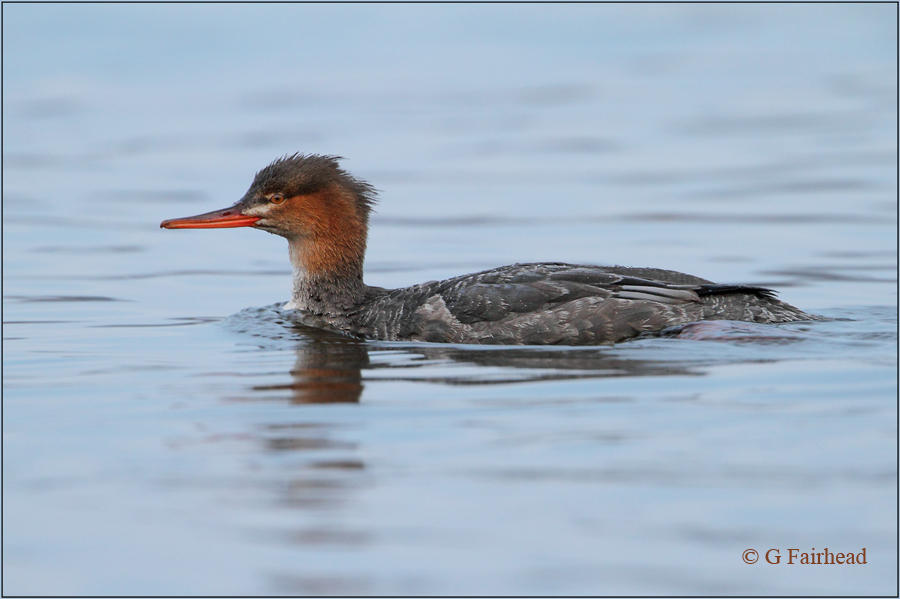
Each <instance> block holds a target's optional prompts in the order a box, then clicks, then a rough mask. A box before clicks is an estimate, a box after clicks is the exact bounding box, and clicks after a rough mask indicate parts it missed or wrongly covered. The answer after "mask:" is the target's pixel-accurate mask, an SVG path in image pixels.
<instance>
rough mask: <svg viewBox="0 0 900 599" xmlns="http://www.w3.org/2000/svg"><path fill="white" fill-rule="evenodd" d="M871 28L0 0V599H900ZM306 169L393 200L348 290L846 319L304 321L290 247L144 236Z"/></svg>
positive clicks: (890, 180) (602, 12)
mask: <svg viewBox="0 0 900 599" xmlns="http://www.w3.org/2000/svg"><path fill="white" fill-rule="evenodd" d="M896 10H897V9H896V7H895V6H892V5H887V4H885V5H843V6H842V5H819V6H808V5H806V6H804V5H793V6H789V5H747V6H735V5H732V6H710V5H684V6H659V5H639V6H618V5H592V6H585V5H565V6H534V5H529V6H525V5H523V6H517V7H515V8H513V7H507V6H488V5H485V6H473V5H454V6H437V5H425V6H423V5H418V6H361V5H357V6H333V5H319V6H317V5H266V6H244V5H221V6H209V5H206V6H203V5H181V6H179V5H155V6H154V5H114V6H98V5H69V6H61V5H44V6H40V5H6V6H4V8H3V17H4V19H3V34H4V59H3V60H4V65H3V66H4V71H3V73H4V75H3V77H4V81H3V83H4V122H3V124H4V126H5V128H4V132H3V138H4V152H5V153H4V156H3V158H4V172H3V175H4V178H3V199H4V202H3V216H4V224H3V233H4V237H3V250H4V253H3V283H4V285H3V321H4V326H3V336H4V342H3V363H4V369H3V375H4V377H3V391H4V394H3V408H4V411H3V465H4V470H3V499H4V510H3V526H4V536H3V550H4V563H3V590H4V592H5V593H7V594H43V595H53V594H108V595H116V594H360V593H362V594H417V593H418V594H478V593H489V594H529V593H531V594H655V593H664V594H776V595H777V594H823V593H838V594H857V593H860V594H893V593H895V592H896V568H897V554H896V545H895V542H896V536H895V531H896V525H897V522H896V512H895V505H896V503H895V502H896V484H897V464H896V455H897V453H896V452H897V441H896V434H897V428H896V422H897V420H896V419H897V407H896V391H897V388H896V378H895V377H896V374H897V370H896V359H897V353H896V342H897V338H896V330H897V328H896V327H897V324H896V314H897V295H896V278H897V277H896V275H897V262H896V253H895V244H896V218H897V204H896V193H897V189H896V168H895V166H896V160H897V147H896V143H895V132H896V126H897V123H896V119H895V116H894V115H895V105H896V100H897V98H896V83H897V81H896V64H895V61H894V57H895V48H896V41H897V40H896V36H895V29H894V28H895V23H896V21H895V18H896ZM294 151H307V152H321V153H334V154H340V155H343V156H346V157H347V160H346V161H345V162H344V164H345V166H346V167H347V168H348V169H349V170H351V172H353V173H355V174H357V175H359V176H361V177H364V178H366V179H368V180H370V181H371V182H372V183H374V184H375V185H376V186H377V187H378V188H379V189H380V190H381V202H380V206H379V209H378V213H377V215H376V217H375V218H374V220H373V223H372V232H371V235H370V240H369V254H368V259H367V263H366V264H367V266H366V269H367V278H368V282H369V283H370V284H375V285H382V286H401V285H408V284H413V283H416V282H420V281H424V280H428V279H435V278H441V277H447V276H452V275H455V274H460V273H464V272H471V271H475V270H479V269H483V268H488V267H492V266H497V265H501V264H506V263H511V262H516V261H537V260H557V261H568V262H583V263H595V264H597V263H599V264H604V263H607V264H609V263H612V264H628V265H634V266H651V265H652V266H659V267H664V268H672V269H676V270H681V271H685V272H691V273H693V274H697V275H700V276H704V277H707V278H711V279H714V280H718V281H722V282H747V283H755V284H763V285H769V286H773V287H776V288H778V289H779V290H780V291H781V295H782V297H783V298H784V299H785V300H787V301H789V302H791V303H793V304H795V305H797V306H800V307H802V308H804V309H807V310H809V311H812V312H816V313H818V314H821V315H824V316H827V317H829V320H826V321H821V322H807V323H794V324H789V325H782V326H762V325H754V324H748V323H730V324H729V323H716V324H714V325H709V324H700V325H692V326H689V327H687V328H685V329H684V330H683V331H680V332H679V334H677V335H673V336H668V337H664V338H651V339H642V340H637V341H634V342H629V343H623V344H620V345H617V346H614V347H599V348H549V349H548V348H510V347H472V346H448V345H440V344H410V343H384V342H370V343H364V342H358V341H353V340H349V339H346V338H343V337H339V336H335V335H332V334H328V333H325V332H322V331H317V330H315V329H309V328H304V327H302V326H299V325H296V324H294V323H292V319H291V315H290V314H289V313H283V312H281V311H280V310H279V309H278V308H277V304H276V302H283V301H285V300H286V299H287V297H288V293H289V284H290V283H289V278H290V275H289V270H288V263H287V252H286V247H285V245H286V244H285V243H284V241H283V240H281V239H280V238H276V237H273V236H268V235H263V234H261V233H260V232H257V231H252V230H242V229H236V230H222V231H161V230H159V229H158V228H157V227H158V223H159V221H160V220H162V219H164V218H169V217H173V216H182V215H185V214H193V213H197V212H204V211H207V210H211V209H214V208H220V207H224V206H226V205H229V204H231V203H232V202H234V201H235V200H237V199H238V198H239V197H240V196H241V195H242V194H243V192H244V190H245V189H246V187H247V185H248V184H249V182H250V180H251V178H252V175H253V173H254V172H255V170H257V169H258V168H260V167H262V166H263V165H265V164H266V163H267V162H268V161H269V160H271V159H272V158H274V157H276V156H278V155H281V154H284V153H288V152H294ZM773 547H774V548H781V549H782V550H783V552H786V549H787V548H790V547H796V548H800V549H801V550H804V551H810V550H811V549H812V548H813V547H815V548H816V550H817V551H821V550H822V549H824V548H825V547H828V548H829V549H830V550H832V551H853V552H859V551H860V550H861V549H862V548H863V547H865V548H866V552H867V561H868V563H867V564H866V565H864V566H855V567H853V566H848V567H839V566H827V567H826V566H819V567H802V566H796V565H795V566H786V565H784V564H782V565H778V566H775V565H767V564H756V565H747V564H745V563H744V562H743V561H742V559H741V555H742V552H743V551H744V550H745V549H748V548H756V549H758V550H759V551H760V552H761V553H762V552H764V551H765V550H766V549H768V548H773Z"/></svg>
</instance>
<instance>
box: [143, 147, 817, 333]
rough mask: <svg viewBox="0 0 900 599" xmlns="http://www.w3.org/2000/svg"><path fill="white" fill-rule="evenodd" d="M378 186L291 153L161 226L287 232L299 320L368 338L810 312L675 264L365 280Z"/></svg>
mask: <svg viewBox="0 0 900 599" xmlns="http://www.w3.org/2000/svg"><path fill="white" fill-rule="evenodd" d="M374 200H375V190H374V188H373V187H372V186H371V185H369V184H368V183H366V182H364V181H362V180H360V179H357V178H355V177H353V176H351V175H350V174H349V173H347V172H346V171H344V170H343V169H342V168H341V167H340V166H339V164H338V158H337V157H334V156H318V155H302V154H295V155H293V156H286V157H284V158H280V159H278V160H276V161H275V162H273V163H272V164H270V165H268V166H267V167H265V168H264V169H262V170H261V171H259V172H258V173H257V174H256V177H255V178H254V179H253V183H252V184H251V185H250V189H249V190H248V191H247V193H246V194H244V197H243V198H241V200H240V201H239V202H237V203H236V204H235V205H233V206H232V207H230V208H226V209H224V210H217V211H215V212H207V213H206V214H199V215H197V216H189V217H186V218H175V219H170V220H166V221H163V222H162V223H161V224H160V227H163V228H165V229H212V228H225V227H254V228H256V229H262V230H263V231H268V232H269V233H274V234H276V235H281V236H282V237H284V238H286V239H287V240H288V250H289V254H290V258H291V263H292V264H293V267H294V285H293V294H292V296H291V301H290V302H289V303H287V304H286V305H285V306H284V308H286V309H292V310H298V311H301V312H302V314H303V317H304V322H307V323H310V322H311V323H314V324H317V325H318V326H324V327H327V328H332V329H337V330H340V331H343V332H345V333H348V334H351V335H354V336H357V337H362V338H370V339H385V340H392V341H400V340H408V341H434V342H442V343H498V344H529V345H547V344H560V345H594V344H608V343H615V342H617V341H622V340H624V339H628V338H630V337H636V336H638V335H641V334H645V333H658V332H660V331H662V330H663V329H666V328H668V327H673V326H677V325H683V324H686V323H689V322H696V321H699V320H745V321H752V322H762V323H776V322H790V321H796V320H807V319H811V318H814V317H812V316H810V315H808V314H805V313H803V312H802V311H800V310H798V309H797V308H795V307H793V306H791V305H789V304H786V303H784V302H781V301H779V300H778V299H776V298H775V294H774V292H772V291H771V290H769V289H764V288H761V287H753V286H747V285H717V284H715V283H712V282H711V281H707V280H705V279H701V278H700V277H695V276H693V275H688V274H684V273H680V272H675V271H671V270H662V269H658V268H629V267H623V266H586V265H577V264H564V263H560V262H547V263H532V264H513V265H510V266H501V267H499V268H494V269H491V270H486V271H483V272H478V273H473V274H468V275H462V276H459V277H455V278H452V279H447V280H444V281H430V282H427V283H422V284H419V285H413V286H412V287H405V288H402V289H383V288H381V287H370V286H368V285H366V284H365V283H363V259H364V258H365V252H366V236H367V233H368V222H369V213H370V212H371V210H372V205H373V203H374Z"/></svg>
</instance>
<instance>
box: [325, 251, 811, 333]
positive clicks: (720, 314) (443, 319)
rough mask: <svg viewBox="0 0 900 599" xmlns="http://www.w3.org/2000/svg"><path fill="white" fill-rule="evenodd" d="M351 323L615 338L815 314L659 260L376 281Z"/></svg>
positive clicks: (386, 328)
mask: <svg viewBox="0 0 900 599" xmlns="http://www.w3.org/2000/svg"><path fill="white" fill-rule="evenodd" d="M370 289H371V293H370V296H369V298H368V301H367V302H365V304H364V305H362V306H360V308H359V310H358V311H356V312H355V313H354V314H353V315H352V323H347V324H348V325H350V326H349V327H342V328H352V329H356V330H355V331H351V332H355V333H357V334H361V335H363V336H366V337H371V338H377V339H388V340H416V341H435V342H449V343H494V344H535V345H547V344H564V345H590V344H605V343H615V342H617V341H621V340H624V339H628V338H630V337H635V336H637V335H641V334H643V333H652V332H659V331H662V330H663V329H665V328H667V327H671V326H675V325H680V324H686V323H689V322H695V321H698V320H721V319H727V320H745V321H753V322H764V323H773V322H788V321H793V320H805V319H808V318H810V317H809V316H808V315H807V314H805V313H803V312H801V311H800V310H798V309H797V308H794V307H793V306H790V305H788V304H785V303H784V302H781V301H779V300H777V299H775V296H774V293H773V292H772V291H770V290H768V289H763V288H759V287H750V286H743V285H716V284H714V283H712V282H710V281H707V280H706V279H701V278H700V277H695V276H692V275H688V274H685V273H680V272H675V271H670V270H662V269H655V268H630V267H622V266H586V265H575V264H563V263H538V264H512V265H509V266H502V267H500V268H495V269H491V270H486V271H483V272H478V273H473V274H469V275H463V276H460V277H455V278H452V279H447V280H444V281H431V282H428V283H423V284H421V285H414V286H412V287H406V288H402V289H394V290H383V289H379V288H370Z"/></svg>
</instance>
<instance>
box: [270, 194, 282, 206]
mask: <svg viewBox="0 0 900 599" xmlns="http://www.w3.org/2000/svg"><path fill="white" fill-rule="evenodd" d="M269 201H270V202H272V203H273V204H280V203H282V202H283V201H284V196H283V195H281V194H280V193H276V194H274V195H272V196H269Z"/></svg>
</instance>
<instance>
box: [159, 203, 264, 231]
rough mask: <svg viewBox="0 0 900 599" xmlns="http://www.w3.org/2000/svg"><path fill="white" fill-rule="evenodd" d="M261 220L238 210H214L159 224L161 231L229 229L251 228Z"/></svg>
mask: <svg viewBox="0 0 900 599" xmlns="http://www.w3.org/2000/svg"><path fill="white" fill-rule="evenodd" d="M258 220H259V217H258V216H246V215H244V214H241V212H240V210H238V209H237V208H234V207H232V208H225V209H224V210H214V211H212V212H207V213H205V214H198V215H196V216H185V217H183V218H170V219H169V220H164V221H163V222H161V223H159V226H160V228H161V229H228V228H231V227H250V226H252V225H253V224H254V223H255V222H256V221H258Z"/></svg>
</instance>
